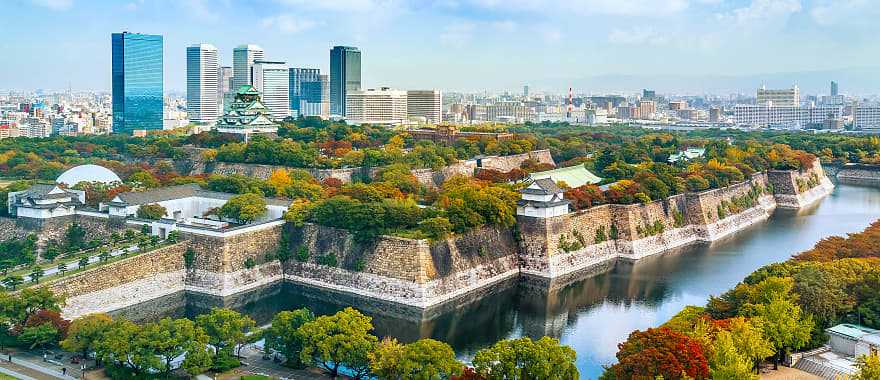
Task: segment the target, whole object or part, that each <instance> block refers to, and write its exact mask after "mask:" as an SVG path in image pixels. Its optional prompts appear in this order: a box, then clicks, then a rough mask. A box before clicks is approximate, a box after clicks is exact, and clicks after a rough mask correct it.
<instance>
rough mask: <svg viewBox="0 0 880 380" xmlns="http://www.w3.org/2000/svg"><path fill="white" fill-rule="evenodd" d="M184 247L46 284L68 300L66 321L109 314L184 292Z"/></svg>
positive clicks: (127, 260)
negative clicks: (95, 314) (88, 315)
mask: <svg viewBox="0 0 880 380" xmlns="http://www.w3.org/2000/svg"><path fill="white" fill-rule="evenodd" d="M186 247H187V243H186V242H181V243H177V244H174V245H170V246H167V247H162V248H158V249H156V250H153V251H150V252H147V253H144V254H140V255H136V256H132V257H130V258H127V259H123V260H120V261H117V262H113V263H110V264H107V265H102V266H97V267H94V268H92V269H87V270H85V271H83V272H81V273H77V274H73V275H70V276H67V277H63V278H60V279H57V280H54V281H51V282H48V283H46V284H45V285H43V286H45V287H47V288H48V289H49V290H51V291H53V292H54V293H56V294H62V295H65V296H66V297H67V304H66V306H65V307H64V308H63V314H64V316H65V318H75V317H77V316H81V315H84V314H88V313H95V312H108V311H111V310H116V309H119V308H123V307H127V306H131V305H134V304H137V303H140V302H144V301H147V300H150V299H154V298H158V297H162V296H166V295H169V294H172V293H175V292H178V291H181V290H183V289H184V277H185V270H184V260H183V253H184V252H185V251H186Z"/></svg>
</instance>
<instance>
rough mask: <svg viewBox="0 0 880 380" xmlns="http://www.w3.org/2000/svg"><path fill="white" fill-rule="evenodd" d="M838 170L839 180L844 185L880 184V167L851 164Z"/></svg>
mask: <svg viewBox="0 0 880 380" xmlns="http://www.w3.org/2000/svg"><path fill="white" fill-rule="evenodd" d="M836 169H837V170H836V175H837V179H838V180H839V181H840V182H842V183H850V184H856V185H877V184H880V165H864V164H854V165H853V164H850V165H843V166H840V167H837V168H836ZM829 173H830V171H829Z"/></svg>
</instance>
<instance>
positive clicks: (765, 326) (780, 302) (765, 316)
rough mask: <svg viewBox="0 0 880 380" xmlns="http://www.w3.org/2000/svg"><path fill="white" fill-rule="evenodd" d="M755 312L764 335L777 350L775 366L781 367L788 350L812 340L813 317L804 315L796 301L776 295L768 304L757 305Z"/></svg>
mask: <svg viewBox="0 0 880 380" xmlns="http://www.w3.org/2000/svg"><path fill="white" fill-rule="evenodd" d="M754 313H755V319H756V320H757V321H759V322H758V323H759V325H760V326H761V329H762V330H763V331H764V336H765V337H766V338H767V339H768V340H769V341H770V343H772V344H773V349H774V350H775V351H776V356H775V357H774V361H773V365H774V368H778V367H779V362H780V361H782V358H783V357H784V356H785V354H786V353H787V352H788V350H792V349H795V350H796V349H798V348H801V347H803V346H805V345H806V344H807V343H808V342H809V341H810V332H811V331H812V330H813V317H812V316H810V315H806V316H804V315H802V312H801V308H800V306H798V305H796V304H795V303H794V302H792V301H790V300H787V299H785V298H783V297H781V296H780V297H776V298H773V299H772V300H770V302H769V303H767V304H759V305H756V306H755V310H754Z"/></svg>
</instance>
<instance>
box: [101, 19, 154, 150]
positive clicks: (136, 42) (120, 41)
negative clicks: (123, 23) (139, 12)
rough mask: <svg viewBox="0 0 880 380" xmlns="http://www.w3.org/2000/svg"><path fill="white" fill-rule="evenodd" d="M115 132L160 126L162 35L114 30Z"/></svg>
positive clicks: (113, 85)
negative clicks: (117, 31)
mask: <svg viewBox="0 0 880 380" xmlns="http://www.w3.org/2000/svg"><path fill="white" fill-rule="evenodd" d="M111 45H112V67H111V76H112V100H113V107H112V108H113V132H117V133H122V132H124V133H131V132H132V131H134V130H161V129H162V111H163V99H162V95H163V83H162V81H163V77H162V36H159V35H150V34H139V33H129V32H122V33H113V34H112V35H111Z"/></svg>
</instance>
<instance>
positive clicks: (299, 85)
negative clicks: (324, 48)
mask: <svg viewBox="0 0 880 380" xmlns="http://www.w3.org/2000/svg"><path fill="white" fill-rule="evenodd" d="M289 77H290V84H289V90H290V114H291V116H293V117H298V116H299V115H301V114H303V112H302V108H303V103H320V102H321V70H320V69H309V68H301V67H291V68H290V76H289Z"/></svg>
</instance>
